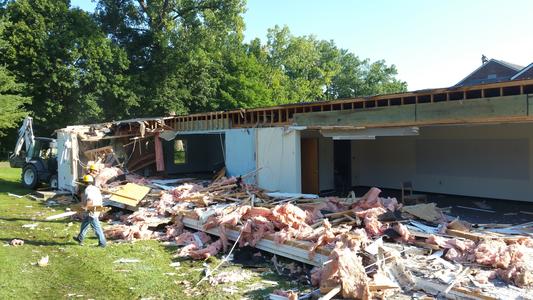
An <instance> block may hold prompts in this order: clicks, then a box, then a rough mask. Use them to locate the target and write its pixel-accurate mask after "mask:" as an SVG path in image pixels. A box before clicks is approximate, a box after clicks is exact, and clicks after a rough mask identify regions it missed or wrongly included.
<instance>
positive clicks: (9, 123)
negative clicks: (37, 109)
mask: <svg viewBox="0 0 533 300" xmlns="http://www.w3.org/2000/svg"><path fill="white" fill-rule="evenodd" d="M6 26H7V21H6V20H5V19H1V18H0V36H1V35H2V33H3V31H4V29H5V27H6ZM6 48H7V43H6V42H5V41H4V40H2V39H0V53H3V52H4V51H5V50H6ZM22 89H23V85H22V84H20V83H17V82H16V81H15V77H14V76H13V75H12V74H10V73H9V71H8V70H7V69H6V68H5V67H4V66H0V108H1V109H0V137H3V136H5V135H6V134H7V130H8V129H11V128H14V127H16V126H17V125H18V122H19V121H20V120H22V119H23V118H24V117H25V116H26V115H27V114H28V112H27V111H26V110H25V109H24V105H26V104H29V103H30V100H31V99H30V98H28V97H23V96H22V95H21V91H22Z"/></svg>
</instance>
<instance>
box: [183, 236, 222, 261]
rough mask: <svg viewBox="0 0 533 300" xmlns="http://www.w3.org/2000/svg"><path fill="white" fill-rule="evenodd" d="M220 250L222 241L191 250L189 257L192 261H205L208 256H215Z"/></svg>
mask: <svg viewBox="0 0 533 300" xmlns="http://www.w3.org/2000/svg"><path fill="white" fill-rule="evenodd" d="M221 249H222V241H221V240H220V239H219V240H217V241H216V242H214V243H211V244H209V245H208V246H207V247H205V248H203V249H199V250H191V251H190V252H189V256H190V257H191V258H193V259H206V258H209V257H210V256H214V255H217V253H218V252H219V251H220V250H221Z"/></svg>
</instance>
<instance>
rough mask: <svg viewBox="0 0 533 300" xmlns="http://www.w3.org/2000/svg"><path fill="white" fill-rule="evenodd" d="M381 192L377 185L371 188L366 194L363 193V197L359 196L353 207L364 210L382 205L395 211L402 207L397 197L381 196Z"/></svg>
mask: <svg viewBox="0 0 533 300" xmlns="http://www.w3.org/2000/svg"><path fill="white" fill-rule="evenodd" d="M380 193H381V190H380V189H378V188H376V187H373V188H371V189H370V190H369V191H368V192H367V193H366V194H364V195H363V197H361V198H359V200H358V201H357V202H356V203H354V204H353V205H352V208H359V209H361V210H364V209H369V208H374V207H381V208H386V209H388V210H390V211H395V210H397V209H398V208H400V205H399V204H398V200H396V198H380V197H379V194H380Z"/></svg>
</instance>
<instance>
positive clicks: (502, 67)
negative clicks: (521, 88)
mask: <svg viewBox="0 0 533 300" xmlns="http://www.w3.org/2000/svg"><path fill="white" fill-rule="evenodd" d="M523 68H524V67H522V66H519V65H515V64H511V63H508V62H505V61H502V60H497V59H490V60H489V61H487V62H485V63H483V64H482V65H481V66H480V67H479V68H477V69H476V70H474V72H472V73H470V74H469V75H468V76H466V77H465V78H464V79H463V80H461V81H459V82H458V83H457V84H456V85H455V86H470V85H476V84H484V83H494V82H502V81H508V80H511V78H512V77H513V76H514V75H516V74H517V73H518V72H520V70H522V69H523Z"/></svg>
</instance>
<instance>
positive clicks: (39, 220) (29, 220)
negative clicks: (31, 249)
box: [0, 217, 71, 224]
mask: <svg viewBox="0 0 533 300" xmlns="http://www.w3.org/2000/svg"><path fill="white" fill-rule="evenodd" d="M0 220H3V221H8V222H16V221H25V222H30V223H35V222H39V223H64V224H67V223H68V222H71V221H65V220H45V219H34V218H6V217H0Z"/></svg>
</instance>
